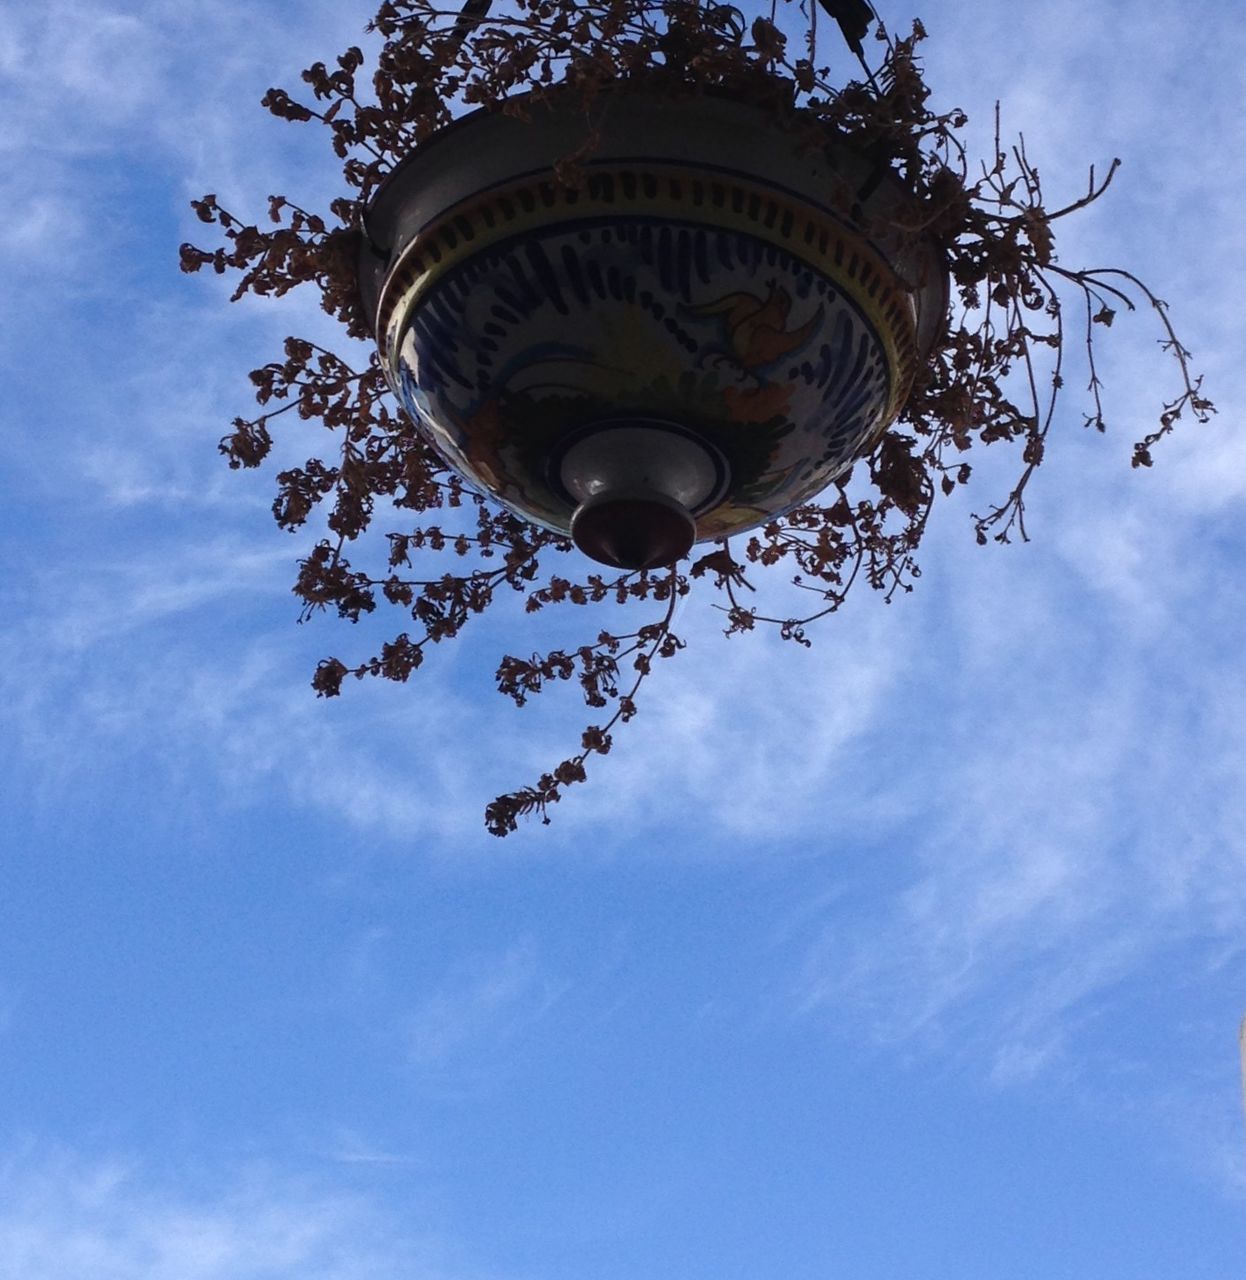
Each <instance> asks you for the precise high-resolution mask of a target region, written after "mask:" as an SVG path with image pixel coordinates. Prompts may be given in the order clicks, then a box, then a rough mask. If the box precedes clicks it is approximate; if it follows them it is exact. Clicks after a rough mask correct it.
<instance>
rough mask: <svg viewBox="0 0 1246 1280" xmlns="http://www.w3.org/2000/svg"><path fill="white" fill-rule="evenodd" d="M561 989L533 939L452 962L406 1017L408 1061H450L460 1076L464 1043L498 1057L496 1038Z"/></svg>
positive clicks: (526, 1020) (514, 1030)
mask: <svg viewBox="0 0 1246 1280" xmlns="http://www.w3.org/2000/svg"><path fill="white" fill-rule="evenodd" d="M565 991H566V983H565V982H562V981H560V980H558V979H556V978H554V977H552V976H551V975H550V974H549V973H548V972H547V971H546V969H545V967H544V965H543V964H542V963H541V962H540V959H539V956H538V953H537V951H536V947H535V944H534V943H533V942H531V941H530V940H527V939H525V940H521V941H520V942H517V943H516V944H515V945H514V946H511V947H509V948H507V950H506V951H504V952H502V953H501V954H499V955H487V956H479V957H476V958H475V959H474V960H471V961H468V962H466V963H463V964H461V965H459V966H457V967H456V970H455V971H454V972H453V973H451V974H449V975H447V977H446V978H445V980H444V981H443V983H442V984H441V985H440V987H439V988H438V989H436V990H434V991H432V992H431V993H430V994H429V995H427V996H425V997H424V998H423V999H421V1000H420V1001H419V1003H418V1004H417V1006H416V1008H415V1009H414V1011H413V1012H412V1013H411V1014H410V1015H409V1016H408V1018H407V1019H406V1033H407V1043H408V1046H409V1052H410V1056H411V1060H412V1062H414V1063H416V1064H417V1065H419V1066H422V1067H439V1066H445V1065H448V1064H449V1063H450V1062H452V1061H453V1062H455V1063H456V1065H457V1066H458V1067H459V1068H460V1071H459V1072H458V1073H456V1075H457V1078H459V1079H462V1068H464V1067H467V1068H468V1074H469V1075H470V1074H471V1072H470V1064H469V1063H466V1062H465V1060H464V1056H463V1055H464V1053H465V1051H466V1050H468V1049H472V1050H476V1051H479V1052H481V1053H483V1056H484V1058H485V1059H486V1060H488V1061H491V1062H496V1061H497V1060H498V1048H499V1046H500V1045H501V1044H503V1043H505V1042H508V1041H513V1040H514V1039H515V1037H517V1036H518V1035H520V1034H521V1033H523V1032H524V1031H526V1030H528V1029H530V1028H532V1027H533V1026H535V1025H536V1024H537V1023H539V1022H540V1021H541V1020H542V1019H543V1018H544V1017H545V1015H546V1014H547V1013H548V1012H549V1011H550V1009H551V1008H552V1007H553V1006H554V1004H555V1003H556V1002H557V1001H558V1000H559V999H560V998H561V996H562V995H563V994H564V992H565Z"/></svg>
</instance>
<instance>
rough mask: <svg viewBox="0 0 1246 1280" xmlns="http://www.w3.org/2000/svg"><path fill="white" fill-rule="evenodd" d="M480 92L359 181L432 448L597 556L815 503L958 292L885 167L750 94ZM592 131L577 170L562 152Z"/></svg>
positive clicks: (405, 374)
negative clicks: (409, 151) (560, 171)
mask: <svg viewBox="0 0 1246 1280" xmlns="http://www.w3.org/2000/svg"><path fill="white" fill-rule="evenodd" d="M528 114H529V119H527V120H521V119H518V118H515V117H513V116H511V115H503V114H501V113H499V112H476V113H474V114H472V115H470V116H466V117H464V118H463V119H461V120H459V121H456V122H455V124H453V125H452V126H450V127H449V128H447V129H445V130H444V131H443V132H442V133H440V134H438V135H437V136H436V137H434V138H433V139H432V140H430V141H429V142H428V143H426V144H425V145H423V146H422V147H420V149H419V150H418V151H417V152H415V153H414V154H413V155H412V156H410V157H409V158H408V159H407V160H406V161H404V162H403V164H402V165H400V166H399V167H398V168H397V169H396V170H395V172H394V173H393V174H392V175H391V176H390V178H389V179H388V181H387V182H386V183H385V185H384V186H383V187H382V188H381V190H380V191H379V192H378V194H377V196H376V198H375V200H374V201H373V203H372V205H371V207H370V210H369V214H368V220H367V233H368V239H369V241H370V242H371V243H370V246H369V248H368V249H366V250H365V254H364V259H363V262H362V264H361V267H362V269H361V273H360V276H361V291H362V293H363V296H364V299H365V302H366V303H367V304H368V305H369V306H370V307H371V308H373V313H374V315H375V323H376V333H377V340H378V343H379V346H380V352H381V358H382V361H383V365H384V369H385V373H386V376H387V378H388V379H389V382H390V384H391V386H392V387H393V389H394V391H395V393H396V394H397V395H398V397H399V398H400V400H401V402H402V404H403V406H404V407H405V409H406V411H407V412H408V413H409V414H410V415H411V416H412V417H413V418H414V419H415V421H416V422H417V423H418V424H419V426H420V427H421V428H422V429H423V431H424V432H425V433H426V435H427V437H428V439H429V440H430V441H431V442H432V444H433V445H434V447H435V448H436V449H437V450H438V452H439V453H440V454H441V455H442V457H444V458H445V459H446V461H447V462H448V463H449V464H450V465H451V466H453V467H454V468H455V469H456V470H457V471H459V472H460V473H461V474H462V475H463V476H464V477H466V478H467V479H468V480H469V481H471V482H473V483H474V484H476V485H478V486H479V487H480V488H482V489H484V490H486V491H487V492H488V493H489V494H490V495H492V496H493V497H494V498H496V499H497V500H498V501H499V502H501V503H502V504H504V505H505V506H507V507H508V508H510V509H511V510H512V511H514V512H515V513H516V514H518V515H520V516H522V517H524V518H525V519H528V520H532V521H535V522H536V523H538V524H541V525H544V526H545V527H547V528H550V529H554V530H557V531H559V532H563V533H571V534H572V535H573V536H574V537H575V538H576V541H577V543H578V544H579V545H580V546H581V548H582V549H584V550H585V551H587V552H588V553H589V554H590V555H593V556H595V557H596V558H597V559H600V560H603V561H605V562H607V563H612V564H617V565H622V566H626V567H648V566H651V565H654V564H661V563H669V562H670V561H672V560H674V559H677V558H678V557H679V556H680V555H683V554H686V552H687V551H688V549H689V547H690V545H691V544H692V542H694V541H704V540H706V539H716V538H722V537H725V536H728V535H730V534H735V533H739V532H742V531H743V530H746V529H749V528H753V527H756V526H758V525H760V524H763V523H766V522H768V521H770V520H773V519H774V518H776V517H778V516H780V515H782V514H783V513H784V512H785V511H787V510H789V509H790V508H792V507H793V506H795V505H797V504H799V503H801V502H804V501H807V500H808V499H810V498H812V497H813V496H814V495H816V494H817V493H818V492H819V491H820V490H822V489H824V488H825V487H826V486H827V485H828V484H829V483H830V482H831V481H832V480H834V479H835V477H836V476H838V475H840V474H841V473H842V472H843V471H844V470H845V469H846V468H847V467H849V466H850V465H851V464H852V462H853V460H854V459H855V458H857V457H859V456H860V455H861V454H862V453H864V452H867V451H868V450H869V449H870V448H871V447H872V445H873V443H874V441H875V440H876V439H877V437H878V435H879V434H880V432H881V431H882V430H883V429H884V428H885V427H886V426H887V424H888V423H889V422H891V421H892V420H893V418H894V417H895V416H896V414H897V413H898V412H899V410H900V408H901V407H902V406H903V403H904V400H905V397H906V395H907V393H908V389H909V386H910V384H911V382H912V378H913V374H914V371H915V369H916V367H917V363H918V361H920V360H922V359H923V358H924V356H925V355H926V354H927V353H928V351H929V349H930V347H931V345H932V344H933V343H934V341H935V340H936V338H937V336H938V333H939V331H940V329H941V326H942V324H943V322H944V317H945V314H946V309H947V276H946V271H945V270H944V267H943V264H942V260H941V257H940V255H939V254H938V253H937V251H936V250H935V249H934V247H933V246H930V245H925V244H921V243H919V244H916V245H914V244H913V243H912V241H911V238H908V239H904V238H902V237H901V236H899V235H898V234H897V233H896V232H895V230H894V222H895V220H894V218H892V217H890V215H892V214H894V213H895V211H896V210H898V209H899V208H900V207H901V206H902V204H903V202H904V199H905V192H904V190H903V188H902V187H901V185H900V183H899V182H898V180H897V179H896V178H895V177H894V175H893V174H892V173H891V172H890V171H889V170H887V169H885V168H883V169H875V168H874V167H872V166H871V165H870V164H869V163H868V162H867V161H866V160H864V159H863V158H861V157H860V156H858V155H856V154H855V153H853V152H852V151H851V150H850V149H849V148H847V147H845V146H843V145H842V144H828V145H825V146H819V147H817V148H814V149H811V148H809V147H808V146H807V145H806V144H805V143H804V142H803V140H802V138H801V137H800V135H798V134H797V133H796V132H794V131H793V130H791V129H789V128H785V127H783V126H782V125H781V124H780V122H779V121H778V120H777V119H776V117H775V116H774V115H773V114H771V113H768V112H766V111H764V110H762V109H760V108H757V107H755V106H752V105H748V104H745V103H741V102H738V101H734V100H730V99H725V98H717V97H698V98H695V99H691V100H680V101H672V100H669V99H663V98H660V97H656V96H654V95H652V94H651V93H647V92H639V91H631V92H616V93H611V94H607V95H603V96H602V98H601V99H600V100H599V101H598V102H597V103H595V104H594V107H593V110H592V113H591V118H586V115H585V112H584V110H583V108H582V107H575V106H573V104H572V103H571V102H570V101H569V100H567V99H565V98H564V99H562V100H561V101H560V100H558V99H555V100H554V101H553V102H552V103H531V104H530V105H529V111H528ZM590 134H591V137H592V147H591V151H590V153H589V154H588V157H587V158H586V159H585V160H584V161H583V162H582V172H583V181H582V182H581V183H580V185H579V186H578V187H573V186H568V185H564V184H561V183H559V182H558V181H557V180H556V178H555V173H554V165H555V164H556V163H557V162H559V161H561V160H564V159H565V158H566V157H568V156H571V155H573V154H575V153H576V152H578V151H581V150H582V149H583V147H584V144H585V142H586V141H588V140H589V137H590Z"/></svg>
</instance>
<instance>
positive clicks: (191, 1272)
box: [0, 1148, 468, 1280]
mask: <svg viewBox="0 0 1246 1280" xmlns="http://www.w3.org/2000/svg"><path fill="white" fill-rule="evenodd" d="M213 1181H214V1183H215V1185H214V1186H213V1188H212V1189H211V1190H205V1189H204V1188H203V1187H202V1186H196V1185H195V1184H194V1180H193V1179H185V1178H182V1179H169V1180H166V1179H163V1178H161V1177H160V1176H158V1175H156V1174H154V1173H153V1172H152V1171H151V1170H149V1169H145V1168H143V1167H142V1166H141V1165H139V1164H136V1163H134V1162H131V1161H126V1160H116V1159H98V1158H96V1159H89V1158H85V1157H81V1156H78V1155H75V1154H73V1153H71V1152H66V1151H59V1152H49V1151H47V1150H43V1149H38V1148H32V1149H28V1150H26V1151H23V1152H21V1153H18V1154H16V1155H14V1156H10V1157H9V1158H8V1159H7V1160H5V1161H3V1162H0V1259H3V1262H0V1269H3V1271H4V1274H5V1275H9V1276H13V1277H15V1278H16V1277H19V1276H20V1277H21V1280H84V1277H87V1276H89V1277H91V1280H134V1277H136V1276H143V1277H146V1278H147V1280H261V1278H262V1280H281V1278H283V1277H289V1280H399V1277H401V1278H402V1280H456V1278H458V1277H462V1276H464V1275H466V1274H468V1273H467V1272H466V1271H465V1270H464V1269H463V1268H462V1266H460V1265H458V1264H456V1262H455V1261H454V1260H453V1259H452V1257H451V1256H450V1251H449V1250H448V1249H447V1248H446V1247H445V1246H444V1245H443V1244H442V1243H440V1242H439V1241H438V1239H437V1238H436V1236H435V1234H434V1233H432V1232H430V1231H427V1230H422V1229H421V1226H420V1224H419V1223H418V1222H417V1223H413V1222H411V1221H410V1218H409V1216H408V1217H406V1220H405V1221H403V1222H401V1223H400V1222H399V1221H397V1220H396V1219H395V1218H394V1217H392V1216H390V1215H389V1214H388V1213H386V1212H385V1211H383V1210H380V1209H378V1208H376V1207H375V1206H373V1205H371V1204H369V1202H368V1201H367V1200H366V1199H364V1198H363V1197H362V1196H359V1195H357V1194H354V1193H352V1192H349V1191H344V1190H335V1189H333V1188H332V1187H327V1188H326V1187H324V1186H320V1185H316V1184H313V1183H312V1182H310V1181H309V1180H306V1179H291V1178H286V1177H283V1176H281V1175H279V1174H277V1173H275V1172H273V1171H271V1170H266V1169H260V1168H253V1169H249V1170H243V1171H241V1172H237V1173H235V1174H234V1175H232V1176H228V1175H227V1176H225V1177H223V1178H216V1179H213Z"/></svg>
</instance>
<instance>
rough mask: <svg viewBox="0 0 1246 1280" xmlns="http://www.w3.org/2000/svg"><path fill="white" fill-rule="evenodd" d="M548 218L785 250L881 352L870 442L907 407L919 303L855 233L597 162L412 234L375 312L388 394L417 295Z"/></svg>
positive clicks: (771, 194) (720, 188)
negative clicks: (564, 179) (650, 227)
mask: <svg viewBox="0 0 1246 1280" xmlns="http://www.w3.org/2000/svg"><path fill="white" fill-rule="evenodd" d="M551 211H557V212H558V213H559V214H561V215H562V217H561V218H560V221H563V222H565V223H568V224H572V225H574V224H576V223H583V222H601V221H610V220H618V219H626V218H629V217H653V216H655V215H656V216H662V217H666V218H670V219H672V220H678V221H682V222H686V223H688V222H690V223H697V224H700V225H702V226H705V227H708V228H710V229H712V230H723V231H736V232H743V233H745V234H747V235H750V236H753V237H755V238H756V239H759V240H764V241H765V242H766V243H768V244H771V245H774V246H775V247H776V248H779V249H783V250H785V251H787V252H788V253H790V254H792V255H793V257H795V258H797V259H798V260H800V261H802V262H804V263H805V264H806V265H808V266H809V267H811V268H812V269H813V270H815V271H818V272H819V273H820V274H822V275H823V276H825V277H827V278H828V279H830V280H832V281H834V282H835V284H837V285H838V286H840V287H841V288H842V289H843V290H844V292H845V294H846V296H847V297H848V298H849V300H850V301H851V302H853V303H854V304H855V305H856V306H857V307H858V308H859V309H860V310H861V311H862V312H863V313H864V315H865V317H866V319H867V320H868V321H869V322H870V324H871V326H872V327H873V329H874V330H875V332H876V333H877V334H878V335H879V338H880V340H881V341H882V343H883V346H884V349H885V351H886V355H887V363H888V369H889V373H890V386H889V394H888V401H887V408H886V412H885V413H884V414H883V415H882V417H881V419H880V422H879V425H878V427H877V429H876V431H875V433H874V435H873V436H872V437H871V441H872V440H873V439H877V437H878V435H879V434H881V433H882V432H883V431H884V430H885V429H886V427H887V426H888V424H890V423H891V422H892V421H893V420H894V419H895V417H896V415H897V414H898V413H899V411H900V409H901V408H902V407H903V404H904V401H905V398H906V397H907V395H908V392H909V388H910V387H911V385H912V382H913V378H914V376H915V374H916V370H917V362H918V352H917V312H916V303H915V301H914V299H913V296H912V294H911V293H910V291H909V290H908V289H906V288H905V286H904V285H903V284H902V283H901V282H900V280H899V278H898V277H897V275H896V273H895V272H894V271H893V270H892V268H891V267H890V266H889V265H888V263H887V262H886V261H885V259H884V258H883V257H882V256H881V255H880V254H879V253H878V252H877V251H876V250H874V249H873V248H871V247H870V246H869V245H868V244H867V243H866V242H865V240H864V239H863V237H862V236H861V235H860V233H858V232H856V231H854V230H852V229H851V228H849V227H847V226H844V225H843V224H841V223H838V222H837V221H836V220H835V219H834V218H833V216H832V215H830V214H828V213H827V212H825V211H824V210H822V209H819V208H817V207H816V206H814V205H811V204H809V203H807V202H805V201H803V200H800V199H798V198H796V197H794V196H792V195H791V194H790V193H787V192H782V193H780V192H776V191H775V190H774V189H773V188H772V187H769V186H763V185H762V184H760V183H756V182H751V181H749V180H748V179H747V178H744V177H741V176H739V175H735V174H730V175H728V174H720V173H717V172H706V173H704V174H697V173H693V174H690V173H689V172H688V170H687V168H686V166H682V165H679V164H670V163H664V162H661V161H653V162H649V163H647V165H646V169H645V170H643V171H642V170H639V169H637V168H635V167H631V166H627V165H620V164H618V163H617V162H615V163H609V162H604V163H598V164H593V165H592V166H591V167H590V169H589V172H588V173H587V175H586V180H585V183H584V186H583V188H581V189H578V190H577V189H574V188H570V187H564V186H561V185H559V184H558V183H556V182H554V181H552V180H550V179H548V178H534V177H532V176H528V177H525V178H522V179H519V180H517V181H514V182H510V183H506V184H503V185H501V186H498V187H495V188H493V189H492V190H490V191H488V192H484V193H480V194H478V195H477V196H475V197H473V198H471V199H469V200H465V201H463V202H461V203H460V204H459V205H457V206H455V207H453V208H451V209H449V210H448V211H447V212H445V213H444V214H443V215H442V216H441V217H440V218H438V219H437V220H436V221H435V222H433V223H432V224H431V225H430V226H428V227H427V228H425V229H424V230H423V231H421V232H420V233H419V234H418V235H416V236H415V237H414V238H413V239H412V240H411V242H410V243H409V244H408V245H407V246H405V247H404V248H403V250H402V251H401V253H400V254H399V257H398V259H397V261H396V262H395V263H394V265H393V266H392V267H391V269H390V270H389V272H388V273H387V275H386V277H385V282H384V285H383V287H382V290H381V298H380V303H379V305H378V308H377V316H376V333H377V343H378V346H379V348H380V354H381V363H382V368H383V369H384V371H385V375H386V377H387V378H388V379H389V381H390V384H391V386H395V387H396V386H397V385H398V382H397V371H396V369H395V367H394V362H395V360H396V358H397V349H398V343H399V340H400V337H401V335H402V333H403V332H404V331H405V328H406V325H407V320H408V318H409V317H410V314H411V312H412V311H413V310H414V309H415V307H416V306H418V304H419V302H420V301H421V299H422V297H423V296H424V294H425V293H426V292H427V291H428V290H429V289H431V288H433V287H434V286H435V285H436V284H437V282H438V281H439V280H440V279H441V278H442V277H443V276H444V275H445V274H446V273H447V272H448V271H450V270H452V269H453V268H454V267H456V266H458V265H459V264H460V263H461V262H462V261H463V260H464V259H465V258H467V257H470V256H471V255H473V254H475V253H477V252H479V251H480V250H482V249H486V248H489V247H492V246H494V245H496V244H499V243H502V242H504V241H506V240H509V239H511V238H517V237H521V236H523V235H525V234H528V233H530V232H531V231H533V230H535V229H537V228H538V227H540V226H542V225H544V224H545V223H547V222H548V221H549V220H550V212H551Z"/></svg>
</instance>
